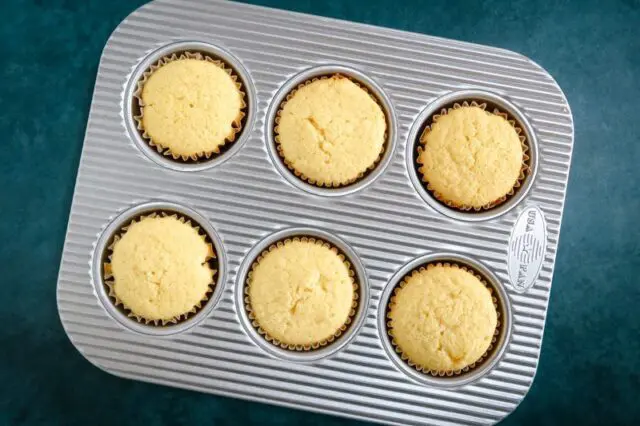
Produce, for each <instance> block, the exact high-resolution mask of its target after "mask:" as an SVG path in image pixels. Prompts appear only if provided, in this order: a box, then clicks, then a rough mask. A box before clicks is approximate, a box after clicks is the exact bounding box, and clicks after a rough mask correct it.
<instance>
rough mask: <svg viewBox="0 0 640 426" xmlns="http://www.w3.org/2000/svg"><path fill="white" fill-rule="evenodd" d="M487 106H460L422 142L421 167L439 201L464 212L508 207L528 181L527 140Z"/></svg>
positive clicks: (432, 127) (433, 126) (438, 120)
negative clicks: (524, 180) (516, 191)
mask: <svg viewBox="0 0 640 426" xmlns="http://www.w3.org/2000/svg"><path fill="white" fill-rule="evenodd" d="M485 107H486V105H484V104H482V105H478V104H476V103H475V102H474V103H472V104H471V105H470V104H468V103H464V104H463V105H462V106H461V105H459V104H456V105H455V106H454V108H452V109H449V110H448V111H447V110H444V111H443V113H442V114H440V115H436V116H434V118H433V122H432V124H431V125H430V126H428V127H427V128H426V129H425V130H424V132H423V133H422V135H421V137H420V147H419V149H418V157H417V162H418V164H419V172H420V174H421V176H422V180H423V181H424V182H426V184H427V189H428V190H430V191H431V192H432V193H433V194H434V195H435V197H436V198H437V199H439V200H440V201H442V202H444V203H445V204H447V205H449V206H451V207H456V208H460V209H463V210H470V209H475V210H480V209H488V208H491V207H494V206H496V205H498V204H500V203H502V202H504V201H505V200H506V199H507V197H508V196H509V195H512V194H513V193H514V189H515V188H516V187H517V186H519V185H520V182H521V181H522V180H523V179H524V171H525V170H526V164H525V160H526V159H528V157H526V155H525V154H526V153H525V149H526V146H525V145H524V141H525V139H524V137H521V136H520V134H519V133H520V132H521V129H519V128H516V127H515V126H514V124H513V123H510V122H509V121H508V120H507V119H506V118H505V116H504V115H501V114H497V113H496V114H494V113H490V112H487V111H485V109H484V108H485Z"/></svg>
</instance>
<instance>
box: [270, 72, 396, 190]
mask: <svg viewBox="0 0 640 426" xmlns="http://www.w3.org/2000/svg"><path fill="white" fill-rule="evenodd" d="M330 78H333V79H340V78H347V79H349V80H351V82H353V83H354V84H356V85H357V86H358V87H359V88H361V89H362V90H364V91H365V92H367V94H368V95H369V96H370V97H371V99H373V100H374V101H375V103H376V104H378V106H379V107H380V109H381V110H382V112H383V114H384V111H385V108H384V106H383V105H382V103H381V102H380V100H379V99H378V98H377V97H376V96H374V95H373V94H372V93H371V92H370V91H369V89H367V87H366V86H364V85H363V84H362V83H360V82H359V81H357V80H355V79H353V78H351V77H349V76H344V75H342V74H339V73H335V74H329V75H321V76H318V77H313V78H311V79H309V80H306V81H305V82H303V83H300V84H298V86H297V87H296V88H295V89H293V90H291V92H289V93H288V94H287V96H286V97H285V100H284V101H282V102H281V103H280V105H279V107H278V111H276V118H275V126H274V128H273V133H274V138H273V139H274V141H275V144H276V151H277V152H278V156H279V157H280V158H281V159H282V162H283V163H284V164H285V165H286V166H287V168H288V169H289V170H291V171H292V172H293V174H294V175H296V177H298V178H300V179H302V180H303V181H305V182H307V183H309V184H311V185H314V186H317V187H319V188H343V187H345V186H349V185H351V184H353V183H355V182H357V181H359V180H361V179H363V178H364V177H365V176H367V175H368V174H369V173H371V172H372V171H373V170H374V169H375V168H376V166H377V165H378V164H379V163H380V161H381V160H382V157H383V156H384V153H385V151H386V150H387V149H388V145H389V141H388V140H387V139H388V137H389V133H388V132H389V120H388V119H387V116H386V114H384V115H385V123H386V128H385V132H384V143H383V144H382V150H381V151H380V154H379V155H378V157H377V158H376V159H375V161H374V162H373V164H371V165H370V166H369V167H368V168H367V169H366V170H364V171H363V172H360V173H359V174H358V176H356V177H355V178H352V179H349V180H347V181H344V182H327V181H322V182H321V181H317V180H315V179H311V178H309V177H307V176H306V175H305V174H304V173H302V172H300V171H298V170H296V169H295V167H294V166H293V164H291V162H290V161H289V160H287V159H286V158H285V156H284V153H283V152H282V146H281V145H280V135H279V134H278V124H279V123H280V115H281V114H282V110H283V108H284V106H285V105H286V104H287V102H288V101H289V100H290V99H291V98H292V97H293V96H294V95H295V93H296V92H297V91H298V90H300V89H301V88H303V87H304V86H308V85H309V84H311V83H313V82H314V81H318V80H327V79H330Z"/></svg>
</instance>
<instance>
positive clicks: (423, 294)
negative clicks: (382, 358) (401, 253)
mask: <svg viewBox="0 0 640 426" xmlns="http://www.w3.org/2000/svg"><path fill="white" fill-rule="evenodd" d="M388 316H389V319H390V320H391V324H390V328H389V331H390V333H391V335H392V337H393V339H394V341H395V342H396V344H397V345H398V347H399V348H400V350H401V351H402V353H403V354H404V355H406V356H407V357H408V358H409V360H410V361H411V362H413V363H414V364H416V365H418V366H420V367H422V368H423V369H426V370H430V371H440V372H445V371H456V370H461V369H463V368H465V367H467V366H469V365H471V364H473V363H474V362H476V361H477V360H478V359H479V358H480V357H481V356H482V355H483V354H484V353H485V352H486V351H487V349H488V348H489V345H490V344H491V340H492V338H493V335H494V332H495V329H496V325H497V312H496V309H495V306H494V305H493V301H492V299H491V294H490V292H489V290H488V289H487V288H486V287H485V285H484V284H483V283H482V282H481V281H480V280H479V279H478V278H477V277H476V276H474V275H473V274H472V273H470V272H468V271H466V270H464V269H460V268H458V267H451V266H446V265H440V264H438V265H434V266H429V267H428V268H426V269H422V270H420V271H417V272H414V273H413V274H412V275H411V276H409V277H408V278H407V279H406V282H405V284H404V285H403V286H402V287H401V288H400V289H399V290H398V291H397V293H396V294H395V299H393V301H392V303H391V305H390V308H389V313H388Z"/></svg>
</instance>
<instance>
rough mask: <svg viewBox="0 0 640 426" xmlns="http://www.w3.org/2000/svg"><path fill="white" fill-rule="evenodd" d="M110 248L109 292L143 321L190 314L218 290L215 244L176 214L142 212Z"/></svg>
mask: <svg viewBox="0 0 640 426" xmlns="http://www.w3.org/2000/svg"><path fill="white" fill-rule="evenodd" d="M109 249H110V252H111V253H110V255H109V256H108V261H107V262H106V263H105V265H104V274H105V284H106V285H107V286H108V287H109V296H110V297H111V298H112V299H113V300H114V301H115V304H116V305H122V306H123V307H124V309H125V310H126V311H127V312H128V313H129V316H130V317H133V318H135V319H136V320H138V321H139V322H144V323H146V324H155V325H160V324H162V325H164V324H167V323H176V322H178V321H180V320H181V319H186V318H188V317H189V316H190V315H191V314H195V313H196V312H197V310H198V309H200V308H201V307H202V303H203V302H205V301H206V300H208V295H209V293H211V292H212V291H213V286H214V285H215V284H214V275H215V274H216V271H215V270H214V269H212V267H211V265H210V260H211V259H213V258H215V256H216V254H215V252H214V250H213V246H212V245H211V244H210V243H208V242H207V241H206V240H205V237H204V236H202V235H200V233H199V232H198V229H197V228H194V227H193V226H192V225H191V224H190V222H188V221H186V220H185V219H184V218H180V217H178V216H177V215H172V216H160V215H157V214H155V213H154V214H151V215H148V216H143V217H141V218H140V219H139V220H138V221H133V222H132V223H131V224H129V225H128V226H126V227H125V228H123V231H122V233H121V234H119V235H117V236H116V237H115V238H114V242H113V244H112V245H111V246H110V248H109Z"/></svg>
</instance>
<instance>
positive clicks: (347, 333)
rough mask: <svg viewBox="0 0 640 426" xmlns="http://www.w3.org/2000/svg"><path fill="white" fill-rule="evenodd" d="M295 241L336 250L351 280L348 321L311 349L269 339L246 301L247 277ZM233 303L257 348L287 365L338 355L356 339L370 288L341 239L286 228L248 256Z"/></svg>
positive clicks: (269, 236) (309, 346) (262, 242)
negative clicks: (266, 257)
mask: <svg viewBox="0 0 640 426" xmlns="http://www.w3.org/2000/svg"><path fill="white" fill-rule="evenodd" d="M294 239H298V240H303V239H305V240H307V241H311V240H313V241H316V242H317V243H318V244H326V245H328V246H329V247H331V248H333V249H335V250H336V251H337V252H338V253H339V254H340V255H341V256H343V257H344V262H345V263H346V264H347V265H348V267H349V271H350V273H352V276H353V286H354V297H353V301H352V310H351V312H350V315H349V319H348V321H346V322H345V324H344V326H343V327H341V329H340V330H338V332H336V333H335V334H334V335H333V336H331V337H330V338H328V339H326V340H325V341H322V342H316V343H315V344H313V345H288V344H286V343H283V342H280V341H279V340H278V339H275V338H273V337H271V336H269V335H268V334H267V333H266V332H265V331H264V330H262V328H261V327H260V325H259V324H258V323H257V321H256V320H255V317H254V315H253V313H252V308H251V303H250V300H249V298H248V286H250V285H251V284H250V275H251V272H252V271H253V269H254V266H255V265H256V264H257V262H258V261H259V260H260V259H261V258H262V257H263V256H264V255H265V254H266V253H268V252H269V251H270V250H273V248H275V247H277V246H278V244H285V242H286V241H287V240H289V241H293V240H294ZM235 303H236V310H237V312H238V314H239V315H238V316H239V318H240V323H241V324H242V326H243V327H244V329H245V331H246V333H247V334H248V336H249V337H250V338H251V339H252V340H253V342H254V343H255V344H256V345H257V346H258V347H260V348H261V349H262V350H264V351H265V352H267V353H269V354H271V355H273V356H274V357H277V358H280V359H284V360H287V361H291V362H312V361H317V360H320V359H324V358H327V357H329V356H331V355H333V354H335V353H337V352H339V351H341V350H342V349H344V348H345V347H346V346H347V345H348V344H349V342H351V341H352V340H353V339H354V338H355V336H356V334H357V332H358V331H359V329H360V328H361V327H362V325H363V323H364V320H365V317H366V311H367V307H368V303H369V286H368V281H367V276H366V273H365V269H364V266H363V265H362V263H361V261H360V259H359V258H358V256H357V254H356V253H355V252H354V251H353V249H352V248H351V247H350V246H349V245H348V244H346V243H345V242H344V241H342V240H341V239H340V238H338V237H336V236H335V235H333V234H330V233H328V232H326V231H322V230H319V229H316V228H308V227H299V228H287V229H283V230H280V231H277V232H274V233H273V234H271V235H268V236H267V237H265V238H264V239H263V240H261V241H259V242H258V243H257V244H256V245H255V246H254V247H253V248H252V249H251V250H250V251H249V253H247V255H246V256H245V259H244V261H243V263H242V265H241V266H240V269H239V271H238V275H237V281H236V289H235Z"/></svg>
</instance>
